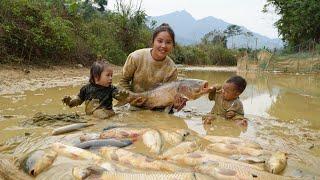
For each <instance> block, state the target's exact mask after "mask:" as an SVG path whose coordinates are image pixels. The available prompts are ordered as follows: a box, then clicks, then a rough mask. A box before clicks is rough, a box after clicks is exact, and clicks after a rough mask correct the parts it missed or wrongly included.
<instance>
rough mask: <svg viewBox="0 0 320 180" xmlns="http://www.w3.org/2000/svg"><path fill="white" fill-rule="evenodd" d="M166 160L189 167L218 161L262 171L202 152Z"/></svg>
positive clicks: (250, 165)
mask: <svg viewBox="0 0 320 180" xmlns="http://www.w3.org/2000/svg"><path fill="white" fill-rule="evenodd" d="M168 160H170V161H173V162H176V163H181V164H185V165H189V166H195V165H200V164H203V163H206V162H208V161H210V162H215V161H219V162H221V163H227V164H231V165H234V166H242V167H245V168H248V169H249V168H250V169H256V170H261V171H263V170H264V168H263V167H259V166H255V165H252V164H247V163H243V162H239V161H235V160H232V159H228V158H225V157H222V156H217V155H214V154H208V153H205V152H203V151H195V152H192V153H187V154H178V155H175V156H172V157H168Z"/></svg>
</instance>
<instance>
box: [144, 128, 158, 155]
mask: <svg viewBox="0 0 320 180" xmlns="http://www.w3.org/2000/svg"><path fill="white" fill-rule="evenodd" d="M142 140H143V143H144V144H145V145H146V146H147V147H148V148H150V152H152V153H156V154H159V153H160V151H161V148H162V145H163V142H162V138H161V135H160V133H159V131H157V130H154V129H150V130H148V131H147V132H145V133H144V134H143V135H142Z"/></svg>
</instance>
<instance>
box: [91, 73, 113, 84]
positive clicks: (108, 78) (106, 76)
mask: <svg viewBox="0 0 320 180" xmlns="http://www.w3.org/2000/svg"><path fill="white" fill-rule="evenodd" d="M112 76H113V70H112V69H111V68H105V69H104V70H103V71H102V73H101V75H100V78H95V83H96V84H98V85H100V86H105V87H109V86H110V85H111V84H112Z"/></svg>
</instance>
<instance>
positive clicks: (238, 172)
mask: <svg viewBox="0 0 320 180" xmlns="http://www.w3.org/2000/svg"><path fill="white" fill-rule="evenodd" d="M194 170H195V171H196V172H198V173H202V174H206V175H209V176H211V177H213V178H214V179H234V180H236V179H259V180H265V179H274V180H277V179H291V178H289V177H285V176H279V175H274V174H270V173H268V172H265V171H259V170H256V169H251V168H248V167H243V166H238V165H234V164H231V163H225V162H220V161H211V162H206V163H203V164H201V165H197V166H196V167H195V168H194Z"/></svg>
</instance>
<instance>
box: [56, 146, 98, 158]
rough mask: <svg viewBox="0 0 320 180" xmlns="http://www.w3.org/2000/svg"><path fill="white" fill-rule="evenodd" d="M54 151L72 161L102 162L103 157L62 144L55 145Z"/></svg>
mask: <svg viewBox="0 0 320 180" xmlns="http://www.w3.org/2000/svg"><path fill="white" fill-rule="evenodd" d="M52 149H53V150H54V151H55V152H57V153H58V154H60V155H63V156H66V157H70V158H72V159H87V160H101V157H100V156H98V155H96V154H94V153H92V152H90V151H87V150H83V149H80V148H77V147H74V146H68V145H65V144H62V143H54V144H53V145H52Z"/></svg>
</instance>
